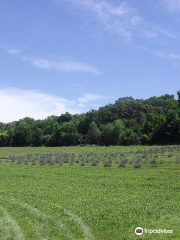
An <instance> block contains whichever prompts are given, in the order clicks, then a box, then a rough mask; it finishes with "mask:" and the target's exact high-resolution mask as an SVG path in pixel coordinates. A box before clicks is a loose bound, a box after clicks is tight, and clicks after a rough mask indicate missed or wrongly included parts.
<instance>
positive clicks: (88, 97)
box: [78, 93, 105, 104]
mask: <svg viewBox="0 0 180 240" xmlns="http://www.w3.org/2000/svg"><path fill="white" fill-rule="evenodd" d="M103 99H105V96H103V95H98V94H87V93H85V94H84V95H83V96H82V97H80V98H78V102H79V103H80V104H85V103H90V102H95V101H98V100H103Z"/></svg>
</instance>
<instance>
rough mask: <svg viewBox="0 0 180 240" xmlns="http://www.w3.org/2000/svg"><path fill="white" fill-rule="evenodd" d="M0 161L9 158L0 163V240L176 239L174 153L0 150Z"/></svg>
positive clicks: (177, 158) (178, 157)
mask: <svg viewBox="0 0 180 240" xmlns="http://www.w3.org/2000/svg"><path fill="white" fill-rule="evenodd" d="M138 150H139V151H138ZM89 153H90V154H89ZM28 154H31V155H32V156H28ZM34 154H39V155H35V156H34ZM54 154H57V156H55V155H54ZM58 154H59V155H58ZM63 154H64V155H63ZM40 155H41V156H40ZM10 156H11V157H10ZM19 156H22V157H20V158H19ZM0 157H1V158H4V157H5V158H9V157H10V159H2V160H1V164H0V239H2V240H6V239H7V240H14V239H17V240H23V239H24V240H25V239H32V240H38V239H44V240H57V239H58V240H59V239H73V240H74V239H77V240H81V239H82V240H83V239H87V240H93V239H96V240H123V239H124V240H126V239H127V240H131V239H153V240H154V239H168V240H169V239H177V240H178V239H180V226H179V222H180V149H179V147H176V146H174V147H165V148H161V147H68V148H67V147H64V148H43V147H42V148H30V147H27V148H1V149H0ZM36 158H37V159H38V160H37V161H36ZM55 158H56V160H57V161H55ZM49 159H50V160H49ZM63 159H65V160H63ZM79 159H80V160H79ZM62 161H63V162H62ZM119 161H120V162H119ZM94 162H95V163H96V164H92V163H94ZM117 165H118V166H117ZM136 227H142V228H146V229H167V230H173V234H158V233H156V234H155V233H154V234H148V233H147V234H142V235H141V236H137V235H136V234H135V228H136Z"/></svg>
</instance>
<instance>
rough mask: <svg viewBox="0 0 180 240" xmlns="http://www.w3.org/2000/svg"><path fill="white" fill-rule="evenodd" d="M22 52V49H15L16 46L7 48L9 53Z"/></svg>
mask: <svg viewBox="0 0 180 240" xmlns="http://www.w3.org/2000/svg"><path fill="white" fill-rule="evenodd" d="M21 52H22V50H20V49H15V48H9V49H7V53H8V54H19V53H21Z"/></svg>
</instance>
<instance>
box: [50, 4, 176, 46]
mask: <svg viewBox="0 0 180 240" xmlns="http://www.w3.org/2000/svg"><path fill="white" fill-rule="evenodd" d="M176 1H177V0H176ZM55 2H56V3H57V4H58V3H59V4H62V2H67V3H70V4H72V5H73V6H75V7H80V8H82V9H85V10H86V11H87V12H89V13H90V12H91V13H93V16H95V18H96V19H97V20H98V21H99V23H100V24H101V25H102V26H103V27H104V28H105V29H106V30H108V31H111V32H113V33H115V34H117V35H119V36H123V37H124V38H125V39H126V40H127V41H128V42H133V41H135V38H148V39H152V38H173V39H174V38H176V34H174V33H172V32H171V31H170V30H169V29H166V28H163V27H161V26H159V25H158V24H155V23H153V22H148V21H146V19H145V18H144V17H142V16H141V15H140V14H139V13H138V11H137V10H136V9H134V8H132V7H131V6H130V5H129V4H127V3H126V2H121V3H120V4H112V3H110V2H107V1H105V0H102V1H101V0H96V1H94V0H55Z"/></svg>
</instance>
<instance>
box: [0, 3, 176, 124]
mask: <svg viewBox="0 0 180 240" xmlns="http://www.w3.org/2000/svg"><path fill="white" fill-rule="evenodd" d="M179 26H180V0H143V1H142V0H136V1H135V0H126V1H121V0H109V1H108V0H42V1H37V0H31V1H27V0H26V1H24V0H0V112H1V114H0V121H1V122H5V123H7V122H10V121H15V120H19V119H22V118H24V117H32V118H34V119H44V118H46V117H48V116H51V115H57V116H59V115H61V114H62V113H65V112H70V113H72V114H75V113H82V112H87V111H89V110H91V109H98V108H99V107H100V106H104V105H106V104H108V103H114V102H115V101H116V100H117V99H118V98H121V97H127V96H132V97H134V98H143V99H145V98H149V97H152V96H160V95H163V94H166V93H168V94H176V92H177V91H178V90H179V89H180V27H179Z"/></svg>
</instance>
